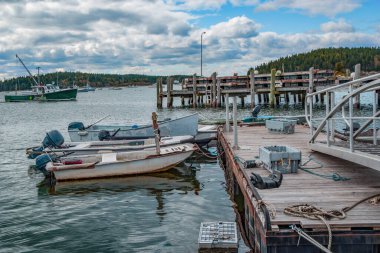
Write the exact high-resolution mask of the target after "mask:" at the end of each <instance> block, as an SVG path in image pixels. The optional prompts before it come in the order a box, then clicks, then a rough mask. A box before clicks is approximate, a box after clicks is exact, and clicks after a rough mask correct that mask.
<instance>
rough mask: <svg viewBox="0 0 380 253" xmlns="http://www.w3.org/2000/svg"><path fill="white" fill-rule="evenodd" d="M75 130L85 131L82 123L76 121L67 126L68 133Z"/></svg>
mask: <svg viewBox="0 0 380 253" xmlns="http://www.w3.org/2000/svg"><path fill="white" fill-rule="evenodd" d="M76 129H78V130H81V131H82V130H85V126H84V124H83V123H82V122H77V121H76V122H71V123H70V124H69V126H68V130H69V131H70V130H76Z"/></svg>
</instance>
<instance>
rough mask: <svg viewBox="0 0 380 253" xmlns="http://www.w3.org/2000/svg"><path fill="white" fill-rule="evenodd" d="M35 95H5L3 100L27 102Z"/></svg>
mask: <svg viewBox="0 0 380 253" xmlns="http://www.w3.org/2000/svg"><path fill="white" fill-rule="evenodd" d="M34 97H35V95H5V96H4V99H5V102H27V101H33V100H34Z"/></svg>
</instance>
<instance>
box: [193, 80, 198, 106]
mask: <svg viewBox="0 0 380 253" xmlns="http://www.w3.org/2000/svg"><path fill="white" fill-rule="evenodd" d="M196 107H197V74H194V75H193V108H196Z"/></svg>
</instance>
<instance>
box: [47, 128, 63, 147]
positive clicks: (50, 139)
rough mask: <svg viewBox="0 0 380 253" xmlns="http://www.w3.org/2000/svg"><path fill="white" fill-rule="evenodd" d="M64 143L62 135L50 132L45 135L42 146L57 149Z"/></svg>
mask: <svg viewBox="0 0 380 253" xmlns="http://www.w3.org/2000/svg"><path fill="white" fill-rule="evenodd" d="M64 142H65V139H64V138H63V136H62V134H61V133H60V132H59V131H58V130H52V131H50V132H47V133H46V136H45V138H44V140H43V141H42V146H43V147H44V148H46V147H53V148H58V147H60V146H61V145H62V144H63V143H64Z"/></svg>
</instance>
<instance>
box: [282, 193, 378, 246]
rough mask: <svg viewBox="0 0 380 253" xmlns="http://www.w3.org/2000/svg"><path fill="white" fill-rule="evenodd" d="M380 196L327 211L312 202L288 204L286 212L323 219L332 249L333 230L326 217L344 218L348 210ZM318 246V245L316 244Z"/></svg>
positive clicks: (312, 218) (373, 196) (292, 214)
mask: <svg viewBox="0 0 380 253" xmlns="http://www.w3.org/2000/svg"><path fill="white" fill-rule="evenodd" d="M378 197H380V193H377V194H375V195H372V196H369V197H367V198H364V199H361V200H359V201H357V202H355V203H354V204H353V205H351V206H348V207H344V208H343V209H341V210H329V211H325V210H323V209H321V208H318V207H316V206H314V205H310V204H296V205H291V206H288V207H286V208H285V209H284V213H285V214H287V215H291V216H295V217H303V218H307V219H310V220H321V221H322V222H323V223H324V224H325V225H326V227H327V231H328V235H329V242H328V245H327V249H328V250H331V241H332V232H331V227H330V225H329V224H328V223H327V221H326V219H328V220H329V219H332V218H337V219H344V218H346V217H347V214H346V213H347V212H348V211H350V210H351V209H353V208H354V207H356V206H357V205H359V204H361V203H363V202H365V201H367V200H372V199H377V198H378ZM316 246H317V245H316Z"/></svg>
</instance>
